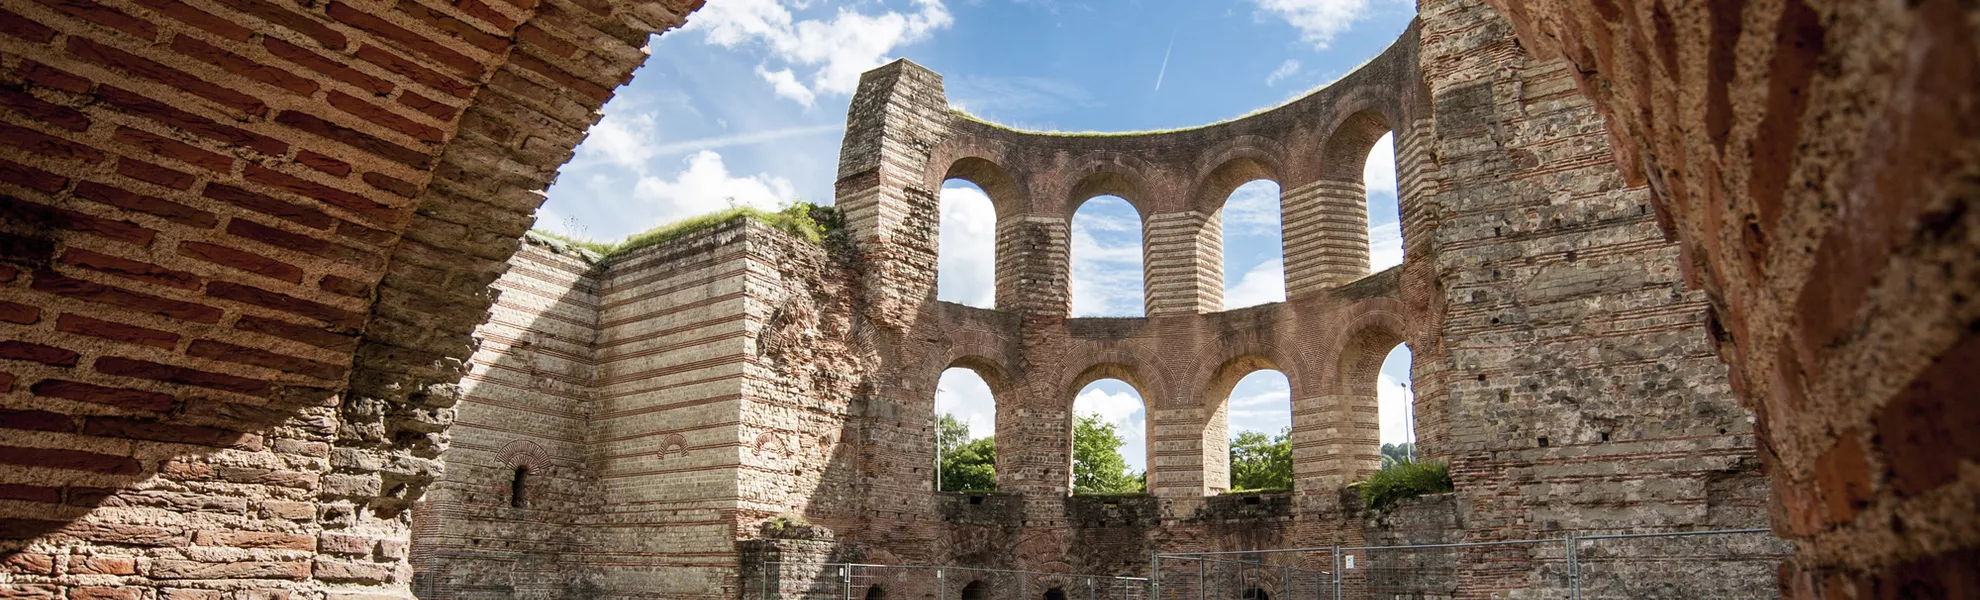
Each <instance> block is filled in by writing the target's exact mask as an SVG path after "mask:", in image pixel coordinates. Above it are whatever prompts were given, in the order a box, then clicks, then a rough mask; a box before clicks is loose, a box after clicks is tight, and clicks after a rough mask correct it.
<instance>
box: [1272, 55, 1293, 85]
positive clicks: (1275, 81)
mask: <svg viewBox="0 0 1980 600" xmlns="http://www.w3.org/2000/svg"><path fill="white" fill-rule="evenodd" d="M1298 72H1299V61H1298V60H1296V59H1291V58H1288V59H1286V62H1282V63H1279V68H1277V69H1272V74H1270V75H1266V76H1265V85H1266V86H1275V85H1279V82H1280V81H1283V80H1284V79H1285V78H1287V77H1291V76H1293V74H1295V73H1298Z"/></svg>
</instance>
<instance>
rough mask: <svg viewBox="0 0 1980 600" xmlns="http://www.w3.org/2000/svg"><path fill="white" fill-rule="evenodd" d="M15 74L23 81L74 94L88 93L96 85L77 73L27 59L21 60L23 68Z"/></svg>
mask: <svg viewBox="0 0 1980 600" xmlns="http://www.w3.org/2000/svg"><path fill="white" fill-rule="evenodd" d="M14 72H15V73H17V74H19V75H20V76H21V79H25V80H27V81H29V82H32V83H34V84H35V85H39V86H43V87H47V88H53V89H58V90H62V91H64V92H69V93H72V94H83V93H88V92H89V87H90V86H91V85H94V84H92V83H91V82H90V80H88V79H86V78H83V77H82V76H80V75H76V74H75V73H70V72H68V71H64V70H61V69H57V68H55V67H51V66H48V65H44V64H41V63H38V62H35V61H32V60H26V59H23V60H21V66H20V67H19V68H18V69H16V70H15V71H14Z"/></svg>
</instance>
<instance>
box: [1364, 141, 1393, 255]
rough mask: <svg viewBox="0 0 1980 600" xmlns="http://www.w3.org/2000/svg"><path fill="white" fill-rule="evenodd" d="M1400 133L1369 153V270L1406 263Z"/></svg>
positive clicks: (1366, 172) (1366, 180)
mask: <svg viewBox="0 0 1980 600" xmlns="http://www.w3.org/2000/svg"><path fill="white" fill-rule="evenodd" d="M1396 181H1397V170H1396V134H1395V132H1393V131H1391V132H1388V133H1384V134H1382V137H1381V138H1380V139H1377V140H1375V144H1374V146H1373V147H1371V148H1370V149H1369V150H1368V160H1367V161H1366V162H1365V163H1364V164H1363V166H1362V170H1361V183H1362V186H1363V188H1364V189H1365V190H1366V192H1367V194H1368V271H1369V272H1370V273H1378V272H1381V271H1382V270H1383V269H1387V268H1389V267H1393V266H1396V265H1400V264H1402V261H1403V239H1402V201H1401V196H1400V195H1399V194H1400V190H1399V189H1398V187H1397V185H1396Z"/></svg>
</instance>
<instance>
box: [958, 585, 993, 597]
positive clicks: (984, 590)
mask: <svg viewBox="0 0 1980 600" xmlns="http://www.w3.org/2000/svg"><path fill="white" fill-rule="evenodd" d="M989 598H990V586H987V585H984V584H983V582H981V581H971V582H969V585H965V586H963V589H962V600H989Z"/></svg>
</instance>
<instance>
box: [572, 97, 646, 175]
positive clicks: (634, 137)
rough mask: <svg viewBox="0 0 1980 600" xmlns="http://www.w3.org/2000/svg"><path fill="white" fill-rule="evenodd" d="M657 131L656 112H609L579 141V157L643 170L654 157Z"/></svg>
mask: <svg viewBox="0 0 1980 600" xmlns="http://www.w3.org/2000/svg"><path fill="white" fill-rule="evenodd" d="M655 135H656V132H655V130H654V115H653V113H626V112H617V111H611V112H606V113H605V118H602V119H599V120H598V124H597V125H593V126H591V133H589V134H587V135H586V136H585V138H584V143H582V144H579V145H578V147H577V157H576V160H579V161H598V162H603V163H605V164H608V165H612V166H616V167H622V168H627V169H634V170H640V171H643V170H645V169H646V161H648V160H651V159H652V158H653V154H654V153H653V138H654V136H655Z"/></svg>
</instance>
